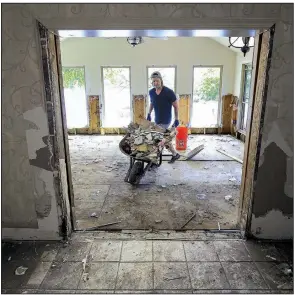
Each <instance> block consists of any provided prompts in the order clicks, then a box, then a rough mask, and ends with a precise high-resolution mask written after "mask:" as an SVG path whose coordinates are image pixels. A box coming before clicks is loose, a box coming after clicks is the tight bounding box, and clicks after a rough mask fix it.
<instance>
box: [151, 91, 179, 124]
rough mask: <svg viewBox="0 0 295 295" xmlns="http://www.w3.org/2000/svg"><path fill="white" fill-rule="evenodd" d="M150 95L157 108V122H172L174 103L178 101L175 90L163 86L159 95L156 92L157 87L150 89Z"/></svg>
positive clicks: (155, 108)
mask: <svg viewBox="0 0 295 295" xmlns="http://www.w3.org/2000/svg"><path fill="white" fill-rule="evenodd" d="M149 95H150V100H151V103H152V104H153V106H154V110H155V122H156V124H170V123H171V118H172V112H171V110H172V103H173V102H174V101H176V95H175V93H174V91H173V90H171V89H170V88H168V87H166V86H163V88H162V91H161V93H160V94H159V95H158V94H157V93H156V89H155V88H153V89H151V90H150V91H149Z"/></svg>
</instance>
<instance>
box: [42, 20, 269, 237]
mask: <svg viewBox="0 0 295 295" xmlns="http://www.w3.org/2000/svg"><path fill="white" fill-rule="evenodd" d="M267 23H268V25H266V21H265V22H264V24H265V26H266V28H267V29H268V30H270V29H272V28H273V27H274V25H273V26H272V27H270V26H269V20H268V22H267ZM191 26H194V25H191ZM223 26H225V25H223ZM231 26H232V27H233V28H239V29H241V28H243V27H246V28H247V29H248V28H249V24H248V25H246V24H245V25H244V26H243V25H242V24H239V25H238V24H236V25H234V24H233V23H232V22H231ZM261 26H262V27H265V26H263V22H262V23H261ZM132 27H133V28H134V29H138V25H136V24H133V25H130V26H129V29H131V28H132ZM178 27H179V28H181V27H182V25H179V26H178ZM217 27H221V25H219V26H217ZM253 27H255V26H253ZM256 28H257V27H256ZM121 29H122V28H121ZM157 29H160V28H157ZM166 29H167V28H166ZM186 29H188V28H187V27H186ZM208 29H210V28H208ZM211 29H212V28H211ZM220 29H221V28H220ZM260 32H262V31H260ZM274 34H275V33H274V31H273V35H274ZM256 39H257V40H258V39H259V37H256ZM56 40H57V42H56V43H59V38H58V37H57V34H56ZM255 48H256V50H254V52H255V51H256V54H255V53H254V59H255V58H256V59H257V56H258V55H257V53H258V46H255ZM49 49H50V48H49ZM57 50H60V49H59V48H57ZM254 59H253V61H254ZM58 60H60V52H59V54H58ZM270 60H271V59H270ZM43 61H44V60H43ZM57 62H59V61H57ZM253 64H254V62H253ZM254 65H255V66H253V70H254V69H255V72H257V69H258V68H256V60H255V64H254ZM113 67H115V66H113ZM59 74H60V73H59ZM130 74H131V71H130ZM254 78H255V79H256V75H255V77H254ZM59 81H60V78H59ZM59 83H61V82H59ZM251 85H252V83H251ZM60 87H62V84H60ZM255 87H256V83H253V87H252V88H251V89H252V90H251V98H253V94H254V93H255V92H254V89H255ZM62 92H63V91H62ZM62 92H61V93H60V97H59V99H60V100H63V95H62ZM51 95H52V96H54V94H52V93H51ZM266 96H267V93H265V95H264V96H263V98H262V99H265V100H266ZM55 99H56V98H55ZM252 104H253V99H252ZM264 105H265V101H264V104H263V103H262V108H263V107H264ZM131 106H132V104H131ZM260 111H261V114H262V117H261V118H262V119H263V115H264V110H263V109H261V110H260ZM61 112H62V110H61ZM248 114H251V116H250V117H249V116H248V118H251V121H252V116H253V112H252V108H250V106H249V110H248ZM63 118H64V116H63ZM55 119H56V118H54V120H55ZM248 120H249V119H248ZM261 121H262V120H261ZM52 123H53V124H56V122H55V121H54V122H50V120H49V124H52ZM250 125H251V126H250V128H249V129H248V132H247V135H248V139H247V140H246V143H245V156H244V162H245V163H246V165H243V174H242V175H243V178H242V188H243V189H241V195H240V211H239V216H238V218H239V220H238V223H239V226H240V230H241V233H242V235H245V234H246V235H247V234H248V233H249V232H250V227H251V223H250V218H249V217H250V216H251V215H252V211H251V210H252V202H253V192H252V189H253V181H254V177H255V175H256V173H257V169H258V160H259V157H257V155H259V154H258V153H259V151H260V146H259V140H260V142H261V122H260V121H259V122H256V125H255V126H254V125H253V124H252V123H251V124H250ZM253 128H255V129H256V130H258V132H259V136H258V138H255V144H256V143H258V144H257V145H255V146H254V147H255V151H252V155H254V154H255V155H256V158H255V161H256V162H255V167H254V169H252V170H251V171H248V170H249V169H248V166H247V164H248V161H249V157H248V155H249V150H248V149H249V146H250V143H251V140H252V137H251V136H252V133H251V131H252V129H253ZM63 130H64V133H63V137H64V138H63V139H64V143H65V146H68V136H67V128H66V126H63ZM250 135H251V136H250ZM66 152H67V153H68V151H66ZM68 158H70V155H69V153H68ZM250 160H252V159H250ZM66 165H67V167H66V168H67V181H68V183H69V185H68V187H69V188H70V187H72V179H71V177H70V174H69V171H71V168H70V159H69V160H68V161H67V162H66ZM246 177H248V178H250V179H251V180H252V182H251V187H250V188H247V192H245V179H246ZM69 193H70V192H69ZM57 198H58V201H57V202H65V203H66V202H69V203H70V210H71V214H69V212H68V211H67V210H66V208H63V209H62V215H63V216H66V218H68V219H69V218H71V222H72V224H73V222H74V219H73V214H72V212H73V210H74V208H73V207H74V204H73V201H72V199H73V192H72V195H69V196H67V194H63V193H61V194H57ZM73 228H74V227H73V226H72V229H73ZM69 234H70V230H68V231H67V235H69Z"/></svg>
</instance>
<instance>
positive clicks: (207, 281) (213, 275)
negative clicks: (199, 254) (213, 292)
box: [188, 262, 230, 289]
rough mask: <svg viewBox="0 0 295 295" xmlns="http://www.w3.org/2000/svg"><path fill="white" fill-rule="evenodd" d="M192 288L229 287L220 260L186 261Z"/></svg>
mask: <svg viewBox="0 0 295 295" xmlns="http://www.w3.org/2000/svg"><path fill="white" fill-rule="evenodd" d="M188 269H189V273H190V277H191V281H192V286H193V288H194V289H229V288H230V286H229V283H228V281H227V279H226V276H225V272H224V270H223V268H222V265H221V263H220V262H193V263H191V262H188Z"/></svg>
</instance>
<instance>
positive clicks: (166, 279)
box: [164, 276, 186, 281]
mask: <svg viewBox="0 0 295 295" xmlns="http://www.w3.org/2000/svg"><path fill="white" fill-rule="evenodd" d="M185 278H186V276H182V277H176V278H164V280H165V281H172V280H179V279H185Z"/></svg>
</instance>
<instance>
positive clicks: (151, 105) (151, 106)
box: [149, 102, 154, 114]
mask: <svg viewBox="0 0 295 295" xmlns="http://www.w3.org/2000/svg"><path fill="white" fill-rule="evenodd" d="M153 109H154V105H153V104H152V102H151V103H150V109H149V114H151V113H152V111H153Z"/></svg>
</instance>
